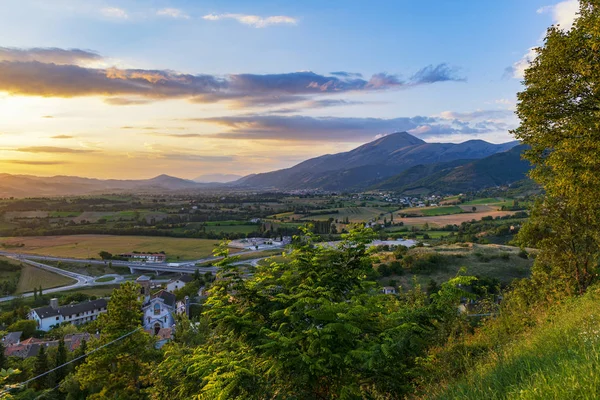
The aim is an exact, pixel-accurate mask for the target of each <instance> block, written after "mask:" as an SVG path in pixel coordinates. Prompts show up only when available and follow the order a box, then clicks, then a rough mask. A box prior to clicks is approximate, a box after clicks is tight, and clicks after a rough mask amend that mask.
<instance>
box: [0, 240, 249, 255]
mask: <svg viewBox="0 0 600 400" xmlns="http://www.w3.org/2000/svg"><path fill="white" fill-rule="evenodd" d="M219 242H220V241H218V240H208V239H186V238H181V239H180V238H169V237H152V236H111V235H68V236H27V237H0V246H4V247H11V251H14V252H20V253H29V254H40V255H47V256H52V257H67V258H83V259H88V258H99V257H98V253H99V252H100V251H107V252H109V253H112V254H121V253H126V252H131V251H139V252H160V251H164V252H165V253H166V254H167V259H168V260H177V259H181V260H192V259H199V258H205V257H208V256H210V255H212V251H213V249H214V248H215V246H216V245H218V244H219ZM17 245H18V246H21V247H14V246H17ZM231 251H232V252H235V251H236V250H235V249H232V250H231ZM238 251H239V250H238Z"/></svg>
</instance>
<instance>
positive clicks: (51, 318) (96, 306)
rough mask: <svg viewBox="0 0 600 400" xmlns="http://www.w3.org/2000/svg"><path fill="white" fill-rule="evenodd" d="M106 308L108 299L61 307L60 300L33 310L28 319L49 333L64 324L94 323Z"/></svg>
mask: <svg viewBox="0 0 600 400" xmlns="http://www.w3.org/2000/svg"><path fill="white" fill-rule="evenodd" d="M106 306H107V301H106V299H98V300H90V301H84V302H82V303H77V304H69V305H66V306H60V307H59V306H58V299H51V300H50V305H49V306H46V307H38V308H34V309H32V310H31V311H30V312H29V316H28V318H29V319H32V320H34V321H36V322H37V328H38V329H39V330H41V331H48V330H50V329H52V328H53V327H54V326H56V325H60V324H62V323H63V322H69V323H71V324H73V325H80V324H85V323H88V322H91V321H94V320H96V319H97V318H98V315H100V314H101V313H104V312H106Z"/></svg>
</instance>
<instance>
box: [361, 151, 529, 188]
mask: <svg viewBox="0 0 600 400" xmlns="http://www.w3.org/2000/svg"><path fill="white" fill-rule="evenodd" d="M526 149H527V146H525V145H519V146H515V147H513V148H512V149H510V150H508V151H505V152H502V153H497V154H493V155H491V156H488V157H485V158H482V159H480V160H476V161H469V160H457V161H453V162H449V163H438V164H429V165H417V166H414V167H412V168H409V169H407V170H405V171H403V172H402V173H400V174H398V175H395V176H393V177H391V178H389V179H387V180H385V181H383V182H380V183H378V184H376V185H374V186H373V187H372V189H382V190H394V191H398V192H405V193H411V194H412V193H425V194H427V193H431V192H436V193H458V192H465V191H471V190H480V189H484V188H488V187H493V186H502V185H508V184H511V183H514V182H517V181H520V180H522V179H525V178H527V172H528V171H529V170H530V168H531V165H530V164H529V162H528V161H526V160H522V159H521V153H523V151H524V150H526Z"/></svg>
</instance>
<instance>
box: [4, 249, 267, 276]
mask: <svg viewBox="0 0 600 400" xmlns="http://www.w3.org/2000/svg"><path fill="white" fill-rule="evenodd" d="M262 251H265V249H259V250H246V251H241V252H239V253H234V254H232V256H238V255H245V254H252V253H258V252H262ZM0 255H2V256H5V257H11V258H15V259H19V260H25V259H27V260H39V261H42V262H43V261H60V262H67V263H81V264H97V265H106V264H108V263H109V262H110V263H111V264H112V265H114V266H116V267H128V268H130V269H132V271H133V270H140V271H152V272H180V273H187V274H189V273H194V272H195V271H196V270H199V271H200V272H203V273H204V272H211V273H215V272H216V271H217V269H218V268H217V267H196V264H204V263H208V262H211V261H218V260H221V259H222V258H223V257H214V256H211V257H207V258H201V259H198V260H192V261H183V262H180V263H177V264H179V266H177V267H174V266H169V263H149V264H148V263H141V262H130V261H117V260H83V259H80V258H67V257H51V256H41V255H37V254H26V253H11V252H7V251H0ZM250 261H252V260H247V261H246V262H250Z"/></svg>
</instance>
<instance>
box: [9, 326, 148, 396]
mask: <svg viewBox="0 0 600 400" xmlns="http://www.w3.org/2000/svg"><path fill="white" fill-rule="evenodd" d="M140 329H142V327H141V326H140V327H139V328H137V329H134V330H132V331H131V332H128V333H126V334H124V335H122V336H119V337H118V338H116V339H115V340H112V341H110V342H108V343H106V344H103V345H102V346H100V347H97V348H95V349H94V350H92V351H90V352H88V353H85V354H83V355H81V356H79V357H77V358H74V359H72V360H71V361H68V362H66V363H64V364H62V365H59V366H58V367H55V368H52V369H51V370H49V371H46V372H44V373H43V374H39V375H38V376H34V377H33V378H31V379H28V380H26V381H25V382H21V383H18V384H16V385H15V387H13V388H10V389H8V390H4V391H2V392H0V396H2V395H5V394H7V393H9V392H10V391H11V390H14V389H17V388H21V387H23V386H27V385H28V384H29V383H30V382H33V381H35V380H36V379H39V378H41V377H43V376H46V375H48V374H50V373H52V372H54V371H56V370H59V369H61V368H62V367H64V366H66V365H69V364H71V363H74V362H75V361H78V360H81V359H82V358H84V357H87V356H88V355H90V354H92V353H95V352H97V351H98V350H100V349H103V348H105V347H107V346H110V345H111V344H113V343H115V342H118V341H119V340H122V339H125V338H126V337H127V336H129V335H133V334H134V333H135V332H137V331H139V330H140ZM59 386H60V385H59ZM57 387H58V386H57Z"/></svg>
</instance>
